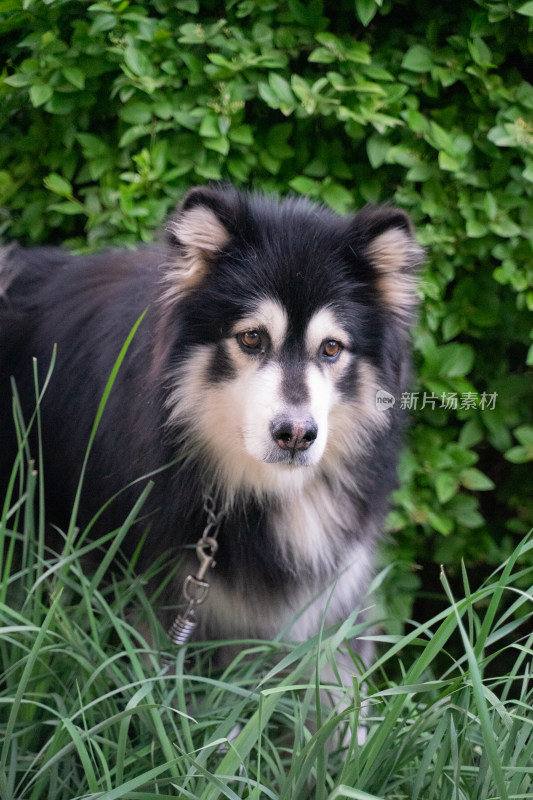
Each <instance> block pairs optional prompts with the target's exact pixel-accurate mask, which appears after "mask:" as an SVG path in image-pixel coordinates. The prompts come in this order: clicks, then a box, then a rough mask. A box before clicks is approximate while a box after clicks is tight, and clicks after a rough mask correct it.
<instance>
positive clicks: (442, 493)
mask: <svg viewBox="0 0 533 800" xmlns="http://www.w3.org/2000/svg"><path fill="white" fill-rule="evenodd" d="M457 487H458V482H457V479H456V478H455V477H454V476H453V475H451V474H450V473H449V472H441V473H440V474H439V475H437V477H436V479H435V491H436V492H437V499H438V501H439V503H447V502H448V500H450V499H451V498H452V497H453V496H454V494H455V493H456V491H457Z"/></svg>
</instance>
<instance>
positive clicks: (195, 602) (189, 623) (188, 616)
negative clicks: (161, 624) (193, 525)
mask: <svg viewBox="0 0 533 800" xmlns="http://www.w3.org/2000/svg"><path fill="white" fill-rule="evenodd" d="M204 509H205V511H206V513H207V524H206V526H205V528H204V532H203V534H202V537H201V539H198V541H197V542H196V556H197V558H198V561H199V562H200V568H199V569H198V572H197V574H196V575H187V577H186V578H185V581H184V583H183V589H182V594H183V598H184V599H185V600H186V601H187V608H186V610H185V612H184V613H183V614H178V616H177V617H176V619H175V620H174V622H173V624H172V626H171V628H170V630H169V636H170V638H171V639H172V641H173V642H174V643H175V644H177V645H179V646H181V645H184V644H186V643H187V642H188V641H189V639H190V637H191V636H192V634H193V632H194V629H195V628H196V624H197V623H196V615H195V613H194V609H195V607H196V606H200V605H202V603H204V602H205V601H206V599H207V595H208V594H209V581H206V580H205V576H206V573H207V571H208V570H209V569H211V568H212V567H214V566H215V563H216V562H215V554H216V552H217V550H218V542H217V540H216V539H215V536H216V535H217V533H218V528H219V527H220V522H221V519H222V514H219V515H216V514H215V509H214V503H213V500H212V499H211V498H206V501H205V505H204ZM211 532H213V534H214V535H213V536H209V534H210V533H211Z"/></svg>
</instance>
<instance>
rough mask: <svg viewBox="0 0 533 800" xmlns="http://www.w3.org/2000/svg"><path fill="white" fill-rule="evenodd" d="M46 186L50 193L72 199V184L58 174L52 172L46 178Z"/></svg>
mask: <svg viewBox="0 0 533 800" xmlns="http://www.w3.org/2000/svg"><path fill="white" fill-rule="evenodd" d="M44 185H45V186H46V188H47V189H48V190H49V191H50V192H54V193H55V194H59V195H61V196H62V197H72V186H71V184H70V183H69V182H68V181H67V180H65V178H63V177H61V175H58V174H57V173H56V172H52V173H51V174H50V175H47V176H46V178H45V179H44Z"/></svg>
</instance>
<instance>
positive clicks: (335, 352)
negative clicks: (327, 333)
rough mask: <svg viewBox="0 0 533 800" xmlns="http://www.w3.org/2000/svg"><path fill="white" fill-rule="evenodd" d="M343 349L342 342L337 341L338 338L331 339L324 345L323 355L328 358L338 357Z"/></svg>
mask: <svg viewBox="0 0 533 800" xmlns="http://www.w3.org/2000/svg"><path fill="white" fill-rule="evenodd" d="M341 350H342V344H341V343H340V342H337V341H336V339H329V340H328V341H326V342H324V343H323V345H322V355H324V356H326V357H327V358H331V359H335V358H338V357H339V355H340V353H341Z"/></svg>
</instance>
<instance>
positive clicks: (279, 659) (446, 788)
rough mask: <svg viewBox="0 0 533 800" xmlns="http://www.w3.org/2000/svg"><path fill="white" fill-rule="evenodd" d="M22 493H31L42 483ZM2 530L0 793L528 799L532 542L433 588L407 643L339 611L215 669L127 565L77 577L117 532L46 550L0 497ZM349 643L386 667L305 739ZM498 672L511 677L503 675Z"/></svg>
mask: <svg viewBox="0 0 533 800" xmlns="http://www.w3.org/2000/svg"><path fill="white" fill-rule="evenodd" d="M19 479H20V477H17V480H19ZM25 481H26V483H25V495H24V497H25V498H31V497H33V496H34V495H35V493H36V492H39V486H38V481H37V478H36V476H35V474H33V473H31V472H29V474H28V475H27V476H26V478H25ZM10 505H11V506H12V507H11V508H10ZM0 525H1V527H0V545H1V551H0V552H1V553H2V562H1V564H0V574H1V575H2V587H1V592H0V626H1V627H0V663H1V671H2V675H1V679H0V796H1V797H2V798H5V800H15V798H16V800H22V799H24V800H45V798H46V799H47V800H48V799H49V800H52V798H53V800H63V798H64V800H74V798H89V797H90V798H102V800H103V799H104V798H105V800H113V798H131V800H134V798H135V799H138V800H141V799H143V800H144V799H147V798H167V797H173V798H176V797H180V798H201V800H215V798H233V799H234V798H257V799H258V800H259V798H284V799H286V800H299V798H307V797H312V798H318V799H319V800H320V799H321V800H326V799H327V800H334V798H343V797H346V798H361V799H362V798H391V800H393V799H394V800H400V799H401V798H406V799H407V798H409V799H410V800H416V798H420V800H448V798H449V800H455V798H457V800H460V798H476V800H478V799H479V800H485V799H487V800H488V798H501V799H502V800H505V799H506V798H509V800H511V798H513V800H515V799H516V798H526V797H531V791H532V790H531V786H532V784H533V735H532V734H533V730H532V726H533V709H532V707H531V704H532V686H531V675H530V673H531V660H532V658H531V657H532V654H533V648H532V645H533V634H530V633H528V632H529V631H530V630H531V613H532V603H531V600H532V595H531V592H530V591H526V590H525V589H524V587H527V586H528V585H530V580H529V579H530V578H531V570H530V569H527V568H525V567H523V566H521V564H523V563H524V562H525V561H527V560H529V562H530V557H529V558H528V559H527V558H526V559H523V558H522V557H523V556H524V554H525V553H527V552H528V551H530V550H531V547H532V546H533V545H532V542H531V541H530V540H529V539H526V540H525V541H524V542H523V543H522V544H521V545H520V547H519V548H518V549H517V550H516V551H515V553H514V554H513V556H512V558H511V559H509V560H508V561H507V562H506V563H505V564H503V565H502V567H501V569H500V570H499V571H498V572H497V573H495V574H494V575H493V576H492V577H491V578H490V580H488V581H486V582H485V583H484V584H483V586H481V587H480V588H477V589H475V590H473V589H471V588H470V586H469V582H468V577H467V575H466V573H465V574H464V577H463V584H464V591H463V593H462V597H460V598H453V597H452V595H451V591H450V589H449V587H448V583H447V580H446V578H445V577H443V594H444V593H447V595H448V607H447V608H446V609H445V610H443V611H442V612H441V613H440V614H438V615H437V616H435V617H434V618H433V619H432V620H431V621H430V622H429V623H427V624H424V625H416V624H411V625H410V626H409V632H408V633H407V634H406V635H405V636H402V637H393V636H386V635H383V634H379V635H378V634H375V635H373V634H372V633H371V632H369V631H368V630H367V631H364V630H363V631H362V630H361V627H360V626H358V624H357V622H356V621H355V620H354V619H350V620H347V621H346V622H345V623H344V625H342V626H341V628H340V629H339V630H336V631H325V632H323V634H322V636H318V637H316V638H315V639H313V640H311V641H309V642H305V643H303V644H298V645H294V644H292V645H287V644H282V643H281V642H243V643H242V644H241V652H240V654H239V656H238V657H237V658H236V659H235V661H234V662H233V663H232V664H231V665H230V666H229V667H228V668H227V669H226V670H224V671H220V670H219V671H217V670H216V669H215V668H214V667H213V665H212V660H213V659H212V657H213V654H214V652H215V650H216V644H213V643H206V644H194V645H189V646H188V648H187V650H181V651H176V650H175V649H173V647H172V645H171V644H170V643H169V641H168V640H167V639H166V637H165V635H164V633H163V632H162V631H161V630H160V629H159V625H158V622H157V620H156V619H155V618H154V615H153V613H152V611H151V607H150V603H149V602H148V600H147V599H146V596H145V594H144V589H143V585H144V581H143V580H142V579H140V578H138V577H135V576H134V575H133V574H132V572H131V571H130V570H129V568H128V566H124V569H123V573H122V574H121V575H119V576H118V577H117V576H115V577H114V579H113V580H111V581H109V579H107V580H106V579H105V577H104V575H103V572H104V570H98V571H97V572H96V573H94V572H93V573H92V574H91V573H88V574H85V572H84V569H83V566H82V563H81V562H80V558H81V557H82V556H84V555H87V552H88V551H89V550H91V549H96V550H97V551H99V549H102V552H104V553H105V552H108V551H109V547H110V544H111V543H112V542H113V543H114V542H115V540H116V538H117V536H118V539H120V537H121V536H122V535H124V534H125V532H126V530H127V525H125V526H124V527H123V528H122V529H121V531H118V532H111V533H110V534H109V535H108V537H104V538H103V539H102V540H100V541H98V542H96V543H85V544H84V543H82V544H81V545H79V544H78V545H73V544H72V542H73V541H74V540H73V538H72V537H71V536H69V537H67V539H66V542H67V544H66V547H65V551H64V552H63V553H61V554H58V555H56V556H54V555H51V554H49V553H48V552H47V550H46V548H45V545H44V541H43V526H42V522H41V520H40V516H39V514H34V512H33V506H32V505H30V504H29V503H28V502H24V499H23V501H22V502H19V503H14V504H13V503H11V502H10V498H9V497H8V498H6V504H5V507H4V510H3V514H2V518H1V522H0ZM17 540H18V546H17V547H15V543H16V542H17ZM82 542H83V539H82ZM134 608H137V609H141V610H142V613H143V616H144V618H145V620H146V625H145V627H143V630H145V631H146V630H150V636H149V637H147V638H148V641H147V640H146V639H145V638H144V636H143V634H141V633H140V632H139V630H137V629H136V627H135V623H134V620H135V616H134V615H133V614H132V609H134ZM380 630H383V628H381V629H380ZM357 632H359V633H361V632H362V634H363V635H366V636H373V638H375V639H376V640H377V641H378V643H379V652H380V655H379V657H378V658H377V660H376V661H375V663H374V664H373V665H371V666H369V667H368V669H367V671H362V670H360V669H359V665H357V663H356V662H355V661H354V682H353V687H351V688H350V689H347V690H345V691H344V695H345V699H346V701H347V702H348V704H349V709H348V710H347V711H340V710H338V709H337V710H336V709H333V710H332V709H331V708H329V707H326V706H324V705H322V707H321V708H320V709H319V710H318V718H319V720H320V722H319V725H318V728H316V727H315V726H314V724H313V720H316V719H317V698H319V697H320V694H319V692H318V691H317V688H318V682H317V680H316V677H315V676H316V674H317V667H319V666H320V665H322V664H324V663H326V662H327V661H330V662H334V660H335V653H336V652H337V651H338V650H339V649H340V648H342V647H344V646H345V645H344V644H343V642H344V640H345V639H346V638H348V637H349V636H350V635H353V634H354V633H357ZM452 639H453V640H454V652H455V653H456V655H455V656H453V657H452V656H451V655H448V654H447V653H446V648H447V646H449V645H450V644H451V642H452ZM458 642H460V643H461V648H462V653H461V652H459V653H458V654H457V643H458ZM167 661H168V662H170V666H169V667H167V668H165V663H166V662H167ZM503 663H507V664H508V663H511V664H512V668H511V670H510V672H508V673H504V672H503V670H502V674H500V672H499V669H500V667H499V665H500V664H503ZM391 676H395V677H394V679H393V678H392V677H391ZM486 676H490V677H486ZM362 708H364V711H363V712H362V714H363V715H366V717H365V721H366V724H367V726H368V735H367V738H366V742H365V743H364V744H363V745H362V746H358V745H357V740H356V737H355V735H353V736H352V738H351V742H352V743H351V745H350V747H348V749H347V750H346V749H345V750H343V749H342V748H339V747H338V741H339V730H340V729H343V726H344V727H345V726H351V731H352V733H354V732H355V730H356V727H357V722H358V718H359V715H360V713H361V709H362ZM237 725H238V726H239V729H238V730H239V732H238V734H237V735H236V738H235V737H232V738H231V740H228V737H229V736H230V734H231V732H232V731H234V730H235V726H237ZM348 738H349V737H348Z"/></svg>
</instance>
